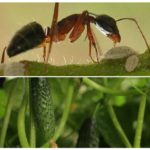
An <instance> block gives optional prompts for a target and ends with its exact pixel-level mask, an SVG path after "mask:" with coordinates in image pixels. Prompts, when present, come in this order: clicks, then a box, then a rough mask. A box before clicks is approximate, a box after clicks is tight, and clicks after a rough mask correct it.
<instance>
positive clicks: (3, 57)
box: [1, 47, 7, 64]
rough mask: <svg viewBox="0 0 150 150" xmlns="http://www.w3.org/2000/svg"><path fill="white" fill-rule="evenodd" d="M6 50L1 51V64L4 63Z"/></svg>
mask: <svg viewBox="0 0 150 150" xmlns="http://www.w3.org/2000/svg"><path fill="white" fill-rule="evenodd" d="M6 49H7V47H4V49H3V53H2V58H1V64H3V63H4V59H5V51H6Z"/></svg>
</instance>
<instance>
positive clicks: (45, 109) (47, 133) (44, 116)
mask: <svg viewBox="0 0 150 150" xmlns="http://www.w3.org/2000/svg"><path fill="white" fill-rule="evenodd" d="M30 104H31V105H30V106H31V110H32V113H33V118H34V121H35V127H36V135H37V143H38V144H40V145H41V144H44V143H45V142H48V141H49V140H50V139H51V138H52V137H53V135H54V131H55V117H54V106H53V101H52V96H51V92H50V85H49V81H48V79H47V78H31V79H30Z"/></svg>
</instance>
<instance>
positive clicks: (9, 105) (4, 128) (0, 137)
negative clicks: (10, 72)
mask: <svg viewBox="0 0 150 150" xmlns="http://www.w3.org/2000/svg"><path fill="white" fill-rule="evenodd" d="M17 81H18V80H17ZM11 82H12V85H11V87H12V88H9V89H10V91H9V93H8V101H7V107H6V112H5V117H4V122H3V125H2V131H1V134H0V147H4V144H5V138H6V133H7V129H8V123H9V119H10V115H11V112H12V108H13V105H14V101H15V100H14V99H13V94H14V90H15V89H16V86H15V85H16V80H15V81H11Z"/></svg>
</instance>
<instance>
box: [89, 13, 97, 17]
mask: <svg viewBox="0 0 150 150" xmlns="http://www.w3.org/2000/svg"><path fill="white" fill-rule="evenodd" d="M89 14H90V15H93V16H95V17H97V16H99V15H97V14H94V13H92V12H89Z"/></svg>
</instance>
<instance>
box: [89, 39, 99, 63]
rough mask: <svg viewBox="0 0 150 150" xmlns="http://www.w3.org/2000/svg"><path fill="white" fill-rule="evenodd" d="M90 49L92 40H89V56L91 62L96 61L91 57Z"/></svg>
mask: <svg viewBox="0 0 150 150" xmlns="http://www.w3.org/2000/svg"><path fill="white" fill-rule="evenodd" d="M91 49H92V42H91V41H90V40H89V57H90V58H91V60H92V61H93V63H97V62H96V61H95V60H94V59H93V57H92V53H91Z"/></svg>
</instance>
